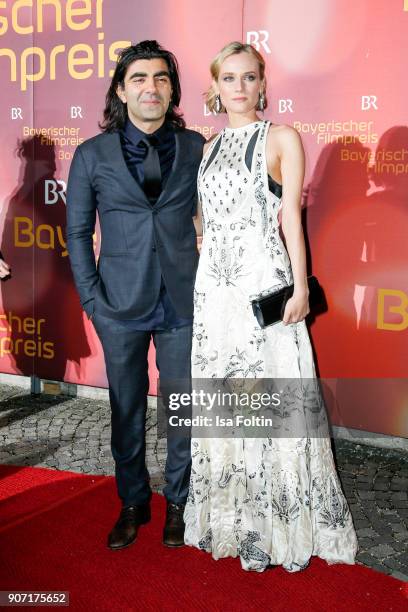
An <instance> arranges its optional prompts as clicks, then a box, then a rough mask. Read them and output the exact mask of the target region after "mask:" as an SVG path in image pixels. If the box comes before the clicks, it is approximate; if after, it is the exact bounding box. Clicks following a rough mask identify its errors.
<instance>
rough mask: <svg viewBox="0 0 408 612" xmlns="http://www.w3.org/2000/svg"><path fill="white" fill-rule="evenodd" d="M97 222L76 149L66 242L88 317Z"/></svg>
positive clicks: (93, 283)
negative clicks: (93, 237)
mask: <svg viewBox="0 0 408 612" xmlns="http://www.w3.org/2000/svg"><path fill="white" fill-rule="evenodd" d="M95 221H96V197H95V192H94V189H93V187H92V183H91V180H90V178H89V174H88V171H87V168H86V164H85V159H84V155H83V153H82V151H81V149H80V147H78V148H77V149H76V151H75V154H74V157H73V160H72V164H71V168H70V171H69V177H68V187H67V245H68V254H69V258H70V263H71V269H72V273H73V275H74V280H75V285H76V288H77V290H78V293H79V297H80V300H81V304H82V307H83V309H84V310H85V312H86V314H87V315H88V318H89V317H90V316H91V315H92V313H93V302H94V292H95V287H96V284H97V282H98V278H99V276H98V272H97V269H96V263H95V255H94V249H93V239H92V236H93V233H94V231H95Z"/></svg>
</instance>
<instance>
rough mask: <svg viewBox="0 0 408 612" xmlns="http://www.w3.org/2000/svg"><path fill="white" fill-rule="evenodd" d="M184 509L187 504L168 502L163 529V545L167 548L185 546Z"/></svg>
mask: <svg viewBox="0 0 408 612" xmlns="http://www.w3.org/2000/svg"><path fill="white" fill-rule="evenodd" d="M184 508H185V504H172V503H171V502H167V512H166V523H165V525H164V529H163V544H164V545H165V546H183V545H184V527H185V526H184V519H183V514H184Z"/></svg>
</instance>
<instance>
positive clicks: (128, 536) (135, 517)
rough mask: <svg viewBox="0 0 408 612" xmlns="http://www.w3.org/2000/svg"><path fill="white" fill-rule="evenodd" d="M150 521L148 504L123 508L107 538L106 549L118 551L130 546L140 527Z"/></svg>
mask: <svg viewBox="0 0 408 612" xmlns="http://www.w3.org/2000/svg"><path fill="white" fill-rule="evenodd" d="M149 521H150V504H142V505H140V506H125V507H124V508H122V511H121V513H120V515H119V518H118V520H117V521H116V524H115V526H114V528H113V529H112V531H111V532H110V534H109V536H108V547H109V548H110V549H111V550H120V549H121V548H126V546H130V545H131V544H133V542H134V541H135V540H136V536H137V532H138V530H139V526H140V525H144V524H145V523H148V522H149Z"/></svg>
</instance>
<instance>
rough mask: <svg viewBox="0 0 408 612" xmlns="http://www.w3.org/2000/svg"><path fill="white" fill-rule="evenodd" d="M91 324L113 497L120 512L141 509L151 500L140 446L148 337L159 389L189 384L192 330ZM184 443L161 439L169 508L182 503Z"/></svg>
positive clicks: (102, 321)
mask: <svg viewBox="0 0 408 612" xmlns="http://www.w3.org/2000/svg"><path fill="white" fill-rule="evenodd" d="M92 322H93V324H94V327H95V329H96V332H97V334H98V336H99V339H100V341H101V343H102V347H103V351H104V355H105V365H106V373H107V376H108V382H109V397H110V404H111V414H112V436H111V448H112V455H113V458H114V460H115V475H116V484H117V489H118V494H119V497H120V499H121V500H122V502H123V505H124V506H127V505H133V504H143V503H146V502H147V501H148V500H149V499H150V497H151V489H150V485H149V473H148V471H147V468H146V441H145V422H146V409H147V393H148V390H149V375H148V360H147V355H148V351H149V345H150V339H151V337H153V342H154V344H155V347H156V365H157V369H158V370H159V375H160V386H161V387H163V383H165V382H166V381H170V382H171V383H172V381H175V380H182V381H184V384H186V382H188V383H190V380H191V339H192V326H191V325H186V326H184V327H178V328H174V329H170V330H168V331H167V330H166V331H136V330H132V329H129V328H126V327H124V326H123V325H121V323H120V321H116V320H115V319H109V318H107V317H103V316H101V315H98V314H97V313H94V315H93V319H92ZM184 390H185V389H184ZM190 443H191V440H190V438H189V437H188V436H168V439H167V461H166V467H165V480H166V486H165V488H164V495H165V497H166V498H167V499H168V500H169V501H171V502H173V503H185V501H186V499H187V494H188V486H189V481H190V470H191V446H190Z"/></svg>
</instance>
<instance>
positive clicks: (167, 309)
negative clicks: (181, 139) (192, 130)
mask: <svg viewBox="0 0 408 612" xmlns="http://www.w3.org/2000/svg"><path fill="white" fill-rule="evenodd" d="M146 135H147V134H145V132H142V130H139V129H138V128H137V127H136V126H135V125H134V124H133V123H132V122H131V121H130V120H129V119H128V120H127V122H126V125H125V127H124V129H123V130H121V132H120V141H121V145H122V152H123V157H124V158H125V161H126V165H127V167H128V169H129V172H130V173H131V174H132V176H133V178H134V179H135V181H137V182H138V183H139V185H141V186H142V185H143V179H144V176H143V160H144V158H145V156H146V154H147V151H146V147H145V146H144V145H143V143H141V140H142V139H143V138H145V136H146ZM149 136H155V137H156V139H157V142H158V144H157V147H156V149H157V152H158V155H159V161H160V170H161V175H162V188H163V187H164V185H165V184H166V181H167V179H168V177H169V175H170V172H171V169H172V166H173V162H174V157H175V154H176V139H175V136H174V130H173V127H172V126H171V125H170V124H169V123H167V122H166V121H165V122H164V123H163V125H162V126H161V127H160V128H159V129H158V130H156V131H155V132H153V133H152V134H149ZM192 322H193V319H192V318H188V319H186V318H183V317H179V316H178V315H177V313H176V311H175V309H174V306H173V304H172V303H171V301H170V298H169V295H168V293H167V290H166V287H165V285H164V281H163V278H162V281H161V287H160V294H159V299H158V301H157V304H156V306H155V308H154V309H153V311H152V312H151V313H150V314H148V315H146V316H145V317H140V318H138V319H127V320H125V321H122V323H123V325H125V326H126V327H127V328H129V327H130V328H131V329H132V330H140V331H153V330H157V331H159V330H168V329H174V328H176V327H183V326H184V325H191V324H192ZM118 323H119V321H118Z"/></svg>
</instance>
